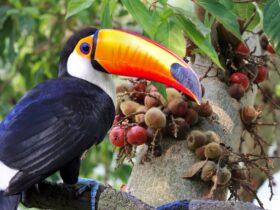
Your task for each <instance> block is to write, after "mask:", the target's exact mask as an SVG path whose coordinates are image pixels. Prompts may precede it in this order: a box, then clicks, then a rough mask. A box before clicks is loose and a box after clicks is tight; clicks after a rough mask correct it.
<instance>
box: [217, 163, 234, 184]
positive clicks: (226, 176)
mask: <svg viewBox="0 0 280 210" xmlns="http://www.w3.org/2000/svg"><path fill="white" fill-rule="evenodd" d="M230 179H231V172H230V170H228V168H226V167H223V168H220V169H219V170H218V171H217V184H218V185H226V184H227V183H228V182H229V180H230Z"/></svg>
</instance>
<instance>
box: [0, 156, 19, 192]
mask: <svg viewBox="0 0 280 210" xmlns="http://www.w3.org/2000/svg"><path fill="white" fill-rule="evenodd" d="M0 171H1V176H0V190H5V189H6V188H7V187H8V186H9V183H10V181H11V179H12V178H13V177H14V176H15V175H16V174H17V172H18V170H15V169H12V168H9V167H8V166H6V165H5V164H4V163H2V162H1V161H0Z"/></svg>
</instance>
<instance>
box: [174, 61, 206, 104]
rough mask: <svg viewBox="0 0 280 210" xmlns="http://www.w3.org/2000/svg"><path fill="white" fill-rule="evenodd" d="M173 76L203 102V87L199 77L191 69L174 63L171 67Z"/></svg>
mask: <svg viewBox="0 0 280 210" xmlns="http://www.w3.org/2000/svg"><path fill="white" fill-rule="evenodd" d="M171 74H172V76H173V77H174V78H175V79H176V80H177V81H178V82H179V83H181V84H182V85H183V86H185V87H186V88H188V89H189V90H190V91H191V92H192V93H193V94H194V95H195V96H196V97H197V99H198V101H199V102H201V100H202V91H201V85H200V82H199V79H198V77H197V76H196V74H195V72H194V71H193V70H192V69H191V68H186V67H184V66H181V65H180V64H178V63H174V64H172V66H171Z"/></svg>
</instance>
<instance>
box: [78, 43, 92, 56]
mask: <svg viewBox="0 0 280 210" xmlns="http://www.w3.org/2000/svg"><path fill="white" fill-rule="evenodd" d="M80 50H81V52H82V53H83V54H88V53H89V51H90V45H89V44H88V43H86V42H85V43H82V44H81V45H80Z"/></svg>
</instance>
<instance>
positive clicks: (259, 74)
mask: <svg viewBox="0 0 280 210" xmlns="http://www.w3.org/2000/svg"><path fill="white" fill-rule="evenodd" d="M234 51H235V53H236V59H237V60H238V68H237V67H236V66H235V67H234V68H230V76H229V83H230V87H229V94H230V95H231V97H232V98H235V99H237V100H240V99H241V98H242V97H243V96H244V94H245V92H246V91H248V90H249V88H250V85H251V84H259V83H262V82H264V81H265V80H266V79H267V78H268V70H267V68H266V67H265V66H264V65H263V63H255V62H254V61H252V62H249V61H250V49H249V47H248V46H247V45H246V44H245V43H243V42H240V43H239V44H238V45H237V47H236V49H235V50H234ZM231 67H232V66H231Z"/></svg>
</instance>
